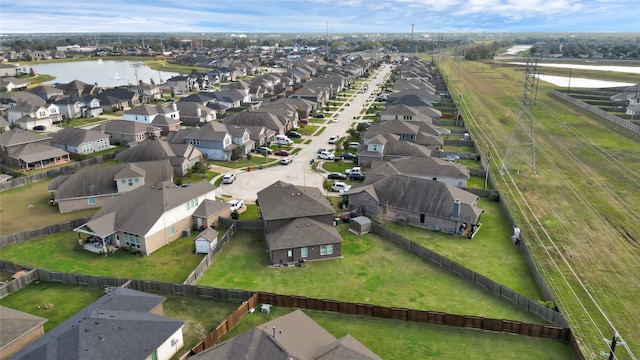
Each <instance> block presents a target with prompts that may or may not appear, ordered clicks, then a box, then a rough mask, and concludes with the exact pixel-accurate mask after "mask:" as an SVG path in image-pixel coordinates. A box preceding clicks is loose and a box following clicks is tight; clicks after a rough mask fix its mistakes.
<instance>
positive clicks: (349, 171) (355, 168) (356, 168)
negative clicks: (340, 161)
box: [344, 166, 362, 176]
mask: <svg viewBox="0 0 640 360" xmlns="http://www.w3.org/2000/svg"><path fill="white" fill-rule="evenodd" d="M352 172H353V173H361V172H362V168H361V167H360V166H354V167H352V168H351V169H347V170H345V171H344V173H345V174H346V175H347V176H349V174H351V173H352Z"/></svg>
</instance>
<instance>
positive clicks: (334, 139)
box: [329, 135, 340, 144]
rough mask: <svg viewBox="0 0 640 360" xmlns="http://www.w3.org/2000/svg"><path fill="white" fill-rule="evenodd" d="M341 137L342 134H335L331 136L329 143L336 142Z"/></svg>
mask: <svg viewBox="0 0 640 360" xmlns="http://www.w3.org/2000/svg"><path fill="white" fill-rule="evenodd" d="M338 139H340V135H335V136H332V137H330V138H329V144H335V143H336V142H338Z"/></svg>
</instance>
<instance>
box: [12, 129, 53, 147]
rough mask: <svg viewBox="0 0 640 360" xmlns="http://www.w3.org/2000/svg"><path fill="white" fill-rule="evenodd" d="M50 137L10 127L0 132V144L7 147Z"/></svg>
mask: <svg viewBox="0 0 640 360" xmlns="http://www.w3.org/2000/svg"><path fill="white" fill-rule="evenodd" d="M50 139H51V138H50V137H49V136H42V135H39V134H37V133H34V132H33V131H29V130H22V129H11V130H9V131H5V132H3V133H2V134H0V145H2V146H7V147H9V146H16V145H22V144H28V143H32V142H41V141H43V140H50Z"/></svg>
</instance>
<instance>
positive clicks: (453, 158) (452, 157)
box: [447, 154, 460, 162]
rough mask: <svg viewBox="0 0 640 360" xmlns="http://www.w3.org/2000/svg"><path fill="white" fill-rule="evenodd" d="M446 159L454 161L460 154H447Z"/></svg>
mask: <svg viewBox="0 0 640 360" xmlns="http://www.w3.org/2000/svg"><path fill="white" fill-rule="evenodd" d="M447 160H448V161H451V162H455V161H458V160H460V156H458V155H456V154H449V155H447Z"/></svg>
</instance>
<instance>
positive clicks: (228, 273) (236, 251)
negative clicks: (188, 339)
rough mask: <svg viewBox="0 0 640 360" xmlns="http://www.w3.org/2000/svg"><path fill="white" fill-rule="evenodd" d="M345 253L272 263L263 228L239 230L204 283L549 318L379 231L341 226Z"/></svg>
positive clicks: (521, 317)
mask: <svg viewBox="0 0 640 360" xmlns="http://www.w3.org/2000/svg"><path fill="white" fill-rule="evenodd" d="M338 230H339V231H340V234H341V235H342V237H343V239H344V240H345V242H344V243H343V247H342V252H343V255H344V258H341V259H332V260H326V261H311V262H307V263H306V264H305V266H304V267H291V268H275V267H270V266H269V262H268V257H267V254H266V251H265V250H266V244H265V243H264V240H263V239H262V234H261V233H260V232H250V231H239V232H237V233H236V234H235V236H234V237H233V240H232V241H231V242H230V243H229V244H228V245H227V246H226V247H225V248H224V249H223V251H222V252H221V254H220V255H219V256H218V258H217V260H216V261H215V263H214V264H213V265H212V266H211V267H210V268H209V270H207V272H206V273H205V275H204V276H203V277H202V278H201V279H200V281H199V282H198V285H203V286H213V287H220V288H234V289H244V290H255V291H263V292H273V293H279V294H291V295H301V296H308V297H313V298H321V299H335V300H343V301H350V302H359V303H369V304H374V305H382V306H391V307H404V308H412V309H424V310H434V311H442V312H447V313H454V314H467V315H476V316H484V317H491V318H501V319H512V320H519V321H523V322H531V323H543V321H542V320H541V319H539V318H537V317H536V316H534V315H531V314H528V313H526V312H525V311H524V310H521V309H519V308H517V307H515V306H514V305H511V304H509V303H508V302H506V301H503V300H501V299H498V298H496V297H494V296H493V295H490V294H489V293H487V292H483V291H482V290H480V289H478V288H476V287H473V286H472V285H470V284H469V283H466V282H464V281H463V280H461V279H460V278H458V277H456V276H454V275H452V274H449V273H447V272H445V271H444V270H442V269H440V268H438V267H437V266H434V265H431V264H428V263H426V262H425V261H424V260H422V259H421V258H419V257H418V256H417V255H413V254H411V253H410V252H408V251H405V250H402V249H400V248H398V247H397V246H396V245H394V244H392V243H389V242H386V241H384V240H382V239H381V238H379V237H378V236H376V235H373V234H367V235H363V236H356V235H355V234H353V233H351V232H349V231H348V228H347V225H346V224H342V225H339V226H338Z"/></svg>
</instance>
